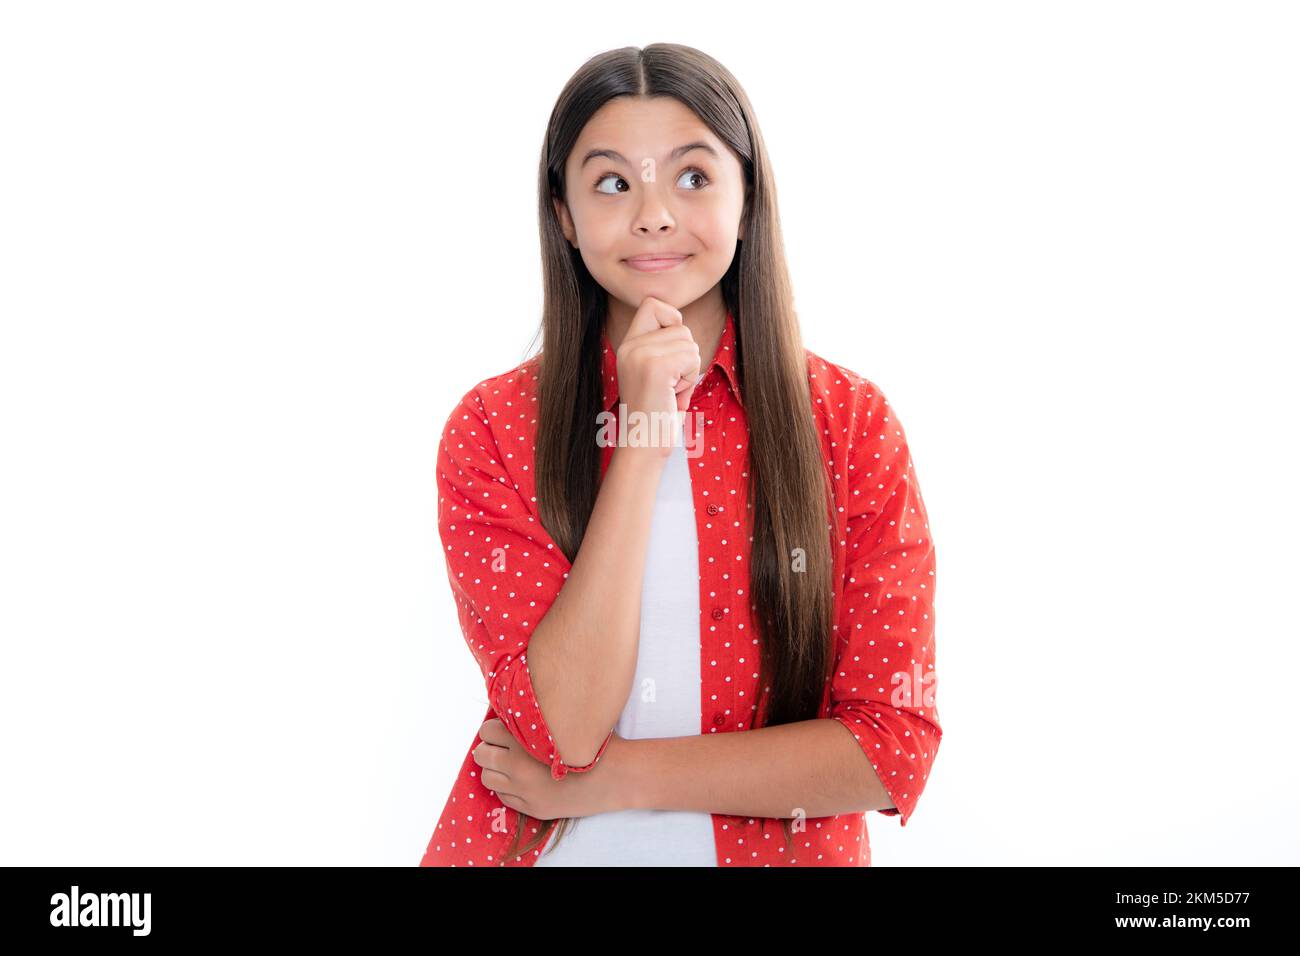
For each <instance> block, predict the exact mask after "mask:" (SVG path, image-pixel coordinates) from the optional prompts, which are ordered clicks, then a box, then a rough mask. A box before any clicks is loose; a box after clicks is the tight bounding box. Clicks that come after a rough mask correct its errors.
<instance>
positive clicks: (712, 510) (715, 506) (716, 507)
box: [709, 505, 718, 515]
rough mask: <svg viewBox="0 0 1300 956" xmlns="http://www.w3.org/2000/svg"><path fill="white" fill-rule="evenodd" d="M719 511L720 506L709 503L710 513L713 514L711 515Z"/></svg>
mask: <svg viewBox="0 0 1300 956" xmlns="http://www.w3.org/2000/svg"><path fill="white" fill-rule="evenodd" d="M717 513H718V506H717V505H709V514H711V515H715V514H717Z"/></svg>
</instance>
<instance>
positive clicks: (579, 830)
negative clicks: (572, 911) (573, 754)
mask: <svg viewBox="0 0 1300 956" xmlns="http://www.w3.org/2000/svg"><path fill="white" fill-rule="evenodd" d="M680 432H681V429H680V427H679V428H678V433H679V434H678V443H676V444H674V445H673V449H672V453H671V454H670V455H669V457H668V461H667V462H666V463H665V464H664V470H663V474H662V476H661V478H660V480H659V489H658V492H657V494H656V496H655V506H654V516H653V519H652V521H651V527H650V542H649V545H648V547H647V550H646V570H645V578H644V580H643V583H642V589H641V636H640V644H639V646H638V648H637V659H636V677H635V678H634V679H633V681H632V692H631V694H630V695H629V696H628V700H627V705H626V706H625V707H624V708H623V714H622V716H621V717H620V718H619V721H618V724H617V725H616V727H615V731H616V732H617V733H618V735H619V736H620V737H626V738H645V737H685V736H689V735H694V734H698V733H700V719H701V713H700V694H701V687H700V684H701V678H700V650H701V648H700V566H699V562H700V557H699V554H700V553H699V538H698V536H697V534H696V528H695V499H694V497H693V496H692V494H691V475H690V462H689V460H688V458H687V456H686V448H685V446H684V445H683V444H681V441H680V439H681V435H680ZM615 454H617V452H615ZM597 770H599V764H598V765H597V767H596V768H595V769H594V770H593V771H591V772H593V773H595V772H596V771H597ZM554 842H555V831H554V830H552V831H551V835H550V837H549V838H548V840H547V843H546V849H545V850H543V851H542V854H541V856H539V857H538V858H537V862H536V863H534V864H533V865H534V866H717V865H718V854H717V843H716V840H715V839H714V834H713V817H712V815H711V814H708V813H702V812H687V811H678V810H615V811H612V812H610V813H597V814H593V815H591V816H586V817H577V818H574V819H572V820H571V821H570V822H569V824H568V829H567V832H566V833H565V834H564V837H563V839H561V840H560V841H559V846H558V847H556V848H555V849H554V850H552V849H550V847H551V844H552V843H554Z"/></svg>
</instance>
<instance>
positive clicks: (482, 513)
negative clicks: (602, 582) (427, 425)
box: [437, 387, 614, 780]
mask: <svg viewBox="0 0 1300 956" xmlns="http://www.w3.org/2000/svg"><path fill="white" fill-rule="evenodd" d="M437 485H438V534H439V536H440V538H441V540H442V546H443V555H444V556H445V558H446V562H447V577H448V580H449V581H450V582H451V590H452V594H453V596H454V597H455V599H456V604H457V608H458V614H459V618H460V628H461V632H462V633H463V634H464V636H465V640H466V642H467V643H468V644H469V649H470V651H472V652H473V654H474V658H475V660H477V661H478V664H479V668H480V670H482V672H483V677H484V680H485V682H486V685H487V693H488V702H489V706H490V707H491V710H492V713H493V714H494V715H495V716H496V717H498V718H500V720H501V722H502V723H504V724H505V726H506V728H507V729H508V730H509V731H510V733H511V735H513V736H514V738H515V739H516V740H518V741H519V742H520V743H521V744H522V745H523V746H524V747H525V748H526V752H527V753H529V754H531V755H533V756H534V757H536V758H537V759H538V760H540V761H542V762H543V763H545V764H547V765H548V766H549V767H550V768H551V776H552V777H553V778H554V779H556V780H559V779H562V778H563V777H564V775H565V774H567V773H569V772H576V771H583V770H590V769H591V768H592V767H594V766H595V765H596V763H597V762H598V761H599V760H600V757H601V755H602V754H604V752H605V748H606V747H607V746H608V745H609V741H610V739H611V738H612V737H613V734H614V731H613V729H612V728H611V729H610V731H609V734H608V735H607V736H606V737H605V741H604V743H603V744H601V746H600V749H599V751H598V752H597V753H596V756H595V758H594V759H593V760H592V761H591V762H590V763H588V764H585V765H583V766H570V765H568V764H566V763H565V762H564V761H563V760H562V759H561V758H560V754H559V752H558V750H557V749H556V746H555V741H554V739H553V738H552V736H551V731H550V728H549V727H548V726H547V723H546V719H545V718H544V717H543V716H542V711H541V707H540V706H539V705H538V701H537V695H536V693H535V692H534V689H533V683H532V678H531V675H530V674H529V671H528V642H529V639H530V637H531V636H532V634H533V632H534V631H535V630H536V628H537V624H538V622H540V621H541V619H542V617H543V616H544V615H545V614H546V612H547V611H548V610H549V609H550V607H551V605H552V604H553V603H554V601H555V599H556V598H557V597H558V596H559V593H560V589H561V588H562V587H563V586H564V581H565V579H566V578H567V577H568V573H569V570H570V567H571V564H570V562H569V560H568V558H567V557H565V555H564V552H563V551H561V550H560V548H559V546H558V545H557V544H556V543H555V542H554V541H553V540H552V538H551V536H550V534H549V533H548V532H547V531H546V529H545V528H544V527H543V526H542V523H541V521H540V520H538V518H537V516H536V515H534V514H533V513H532V510H531V509H530V508H529V507H528V506H527V503H526V502H525V501H524V498H523V495H522V494H521V493H520V491H519V489H518V487H517V486H516V484H515V482H514V481H513V480H512V479H511V477H510V475H509V473H508V470H507V468H506V466H505V462H504V461H503V459H502V456H501V452H500V450H499V448H498V445H497V442H496V441H495V439H494V437H493V435H492V430H491V428H490V426H489V420H488V415H487V414H486V412H485V410H484V406H483V402H482V400H481V398H480V397H479V395H478V391H477V387H476V388H475V389H471V390H470V391H469V392H468V393H466V395H465V396H464V397H463V398H462V399H461V400H460V402H459V403H458V404H457V406H456V408H455V409H454V410H453V411H452V413H451V415H450V417H449V418H448V419H447V423H446V425H445V426H444V427H443V431H442V438H441V441H440V443H439V446H438V461H437Z"/></svg>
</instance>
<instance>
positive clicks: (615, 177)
mask: <svg viewBox="0 0 1300 956" xmlns="http://www.w3.org/2000/svg"><path fill="white" fill-rule="evenodd" d="M611 178H612V179H616V180H618V181H619V182H620V183H622V184H623V185H624V186H627V180H626V179H624V178H623V177H622V176H620V175H619V174H618V173H606V174H605V175H603V176H601V177H600V178H599V179H598V180H596V192H598V193H605V195H607V196H612V195H614V193H615V192H622V193H625V192H627V189H615V190H614V192H610V190H608V189H601V188H600V184H601V183H603V182H604V181H605V180H607V179H611Z"/></svg>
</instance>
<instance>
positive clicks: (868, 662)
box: [830, 379, 943, 826]
mask: <svg viewBox="0 0 1300 956" xmlns="http://www.w3.org/2000/svg"><path fill="white" fill-rule="evenodd" d="M857 391H858V396H857V398H856V400H855V407H856V411H855V414H854V418H853V421H852V423H851V425H850V432H851V435H850V437H851V442H852V445H851V448H850V449H849V452H848V460H849V468H850V471H849V478H848V483H847V487H848V489H849V491H848V503H847V505H846V509H845V510H846V523H845V526H844V527H845V546H846V557H845V564H844V568H845V570H844V573H845V583H844V595H843V601H842V603H841V606H840V611H839V613H838V615H837V619H836V633H837V640H836V642H835V643H836V659H835V670H834V673H833V676H832V680H831V712H830V716H831V717H832V718H834V719H835V720H838V721H839V722H840V723H842V724H843V725H844V726H845V727H847V728H848V730H849V731H850V732H851V733H852V734H853V736H854V738H855V739H856V740H857V742H858V745H859V746H860V747H861V748H862V750H863V752H864V753H865V754H866V755H867V758H868V759H869V760H870V761H871V765H872V767H873V768H875V771H876V774H877V776H879V778H880V781H881V783H882V784H883V785H884V787H885V789H886V790H887V791H888V792H889V795H890V797H891V798H892V799H893V803H894V806H893V807H890V808H885V809H881V810H880V812H881V813H884V814H886V815H889V816H900V820H899V822H900V824H901V825H904V826H905V825H906V824H907V821H908V818H909V817H911V815H912V812H913V811H914V810H915V809H916V804H917V801H918V800H919V799H920V796H921V791H922V790H923V789H924V788H925V784H926V781H927V779H928V777H929V774H930V768H931V766H932V765H933V764H934V759H935V755H936V753H937V751H938V749H939V741H940V738H941V737H942V734H943V730H942V728H941V727H940V724H939V716H938V712H937V710H936V707H935V669H934V666H935V646H934V624H935V621H934V594H935V588H934V585H935V550H934V542H933V541H932V539H931V537H930V528H929V519H928V517H927V515H926V510H925V504H924V502H923V501H922V500H921V489H920V486H919V484H918V483H917V478H916V472H915V470H914V469H913V466H912V458H911V454H910V451H909V449H908V444H907V438H906V435H905V434H904V432H903V426H902V425H901V424H900V423H899V421H898V417H897V416H896V415H895V414H894V411H893V409H892V408H891V407H890V405H889V403H888V401H887V400H886V399H885V396H884V395H883V394H882V393H881V391H880V389H879V388H877V387H876V386H875V385H874V384H872V383H871V382H868V381H866V380H865V379H863V380H862V382H861V384H859V385H858V387H857Z"/></svg>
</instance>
